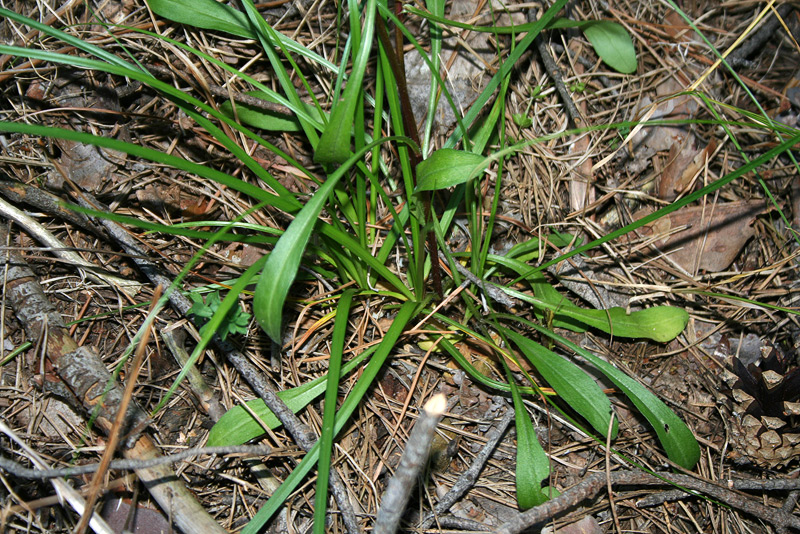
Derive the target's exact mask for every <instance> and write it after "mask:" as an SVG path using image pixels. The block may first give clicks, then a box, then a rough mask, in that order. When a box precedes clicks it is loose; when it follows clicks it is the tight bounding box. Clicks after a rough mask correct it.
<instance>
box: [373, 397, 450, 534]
mask: <svg viewBox="0 0 800 534" xmlns="http://www.w3.org/2000/svg"><path fill="white" fill-rule="evenodd" d="M446 407H447V400H446V399H445V397H444V395H442V394H437V395H434V397H433V398H432V399H431V400H429V401H428V402H427V403H426V404H425V406H424V407H423V408H422V412H421V413H420V417H419V419H417V422H416V424H415V425H414V429H413V430H412V431H411V434H410V435H409V436H408V442H407V443H406V450H405V451H404V452H403V457H402V458H401V459H400V465H399V466H398V467H397V471H395V474H394V476H393V477H392V479H391V480H390V481H389V485H388V486H387V487H386V491H385V492H384V494H383V499H381V507H380V509H379V510H378V517H377V519H376V520H375V527H374V528H373V530H372V532H373V533H374V534H394V532H395V531H396V530H397V526H398V525H399V524H400V519H401V517H402V516H403V512H404V511H405V509H406V505H407V504H408V499H409V498H410V497H411V491H412V490H413V489H414V486H415V483H416V481H417V476H418V475H419V473H420V471H421V470H422V468H423V466H424V465H425V462H426V461H427V460H428V454H429V452H430V448H431V441H433V434H434V432H435V431H436V425H437V424H439V419H441V418H442V415H443V414H444V410H445V408H446Z"/></svg>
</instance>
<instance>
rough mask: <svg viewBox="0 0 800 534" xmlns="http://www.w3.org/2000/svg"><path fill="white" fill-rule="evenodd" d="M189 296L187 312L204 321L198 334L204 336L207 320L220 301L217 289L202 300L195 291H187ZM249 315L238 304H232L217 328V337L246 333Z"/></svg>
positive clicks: (215, 310) (214, 311)
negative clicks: (189, 305)
mask: <svg viewBox="0 0 800 534" xmlns="http://www.w3.org/2000/svg"><path fill="white" fill-rule="evenodd" d="M189 297H190V298H191V299H192V302H193V304H192V307H191V309H190V310H189V313H190V314H191V315H194V316H195V317H197V318H198V321H199V322H201V323H204V324H203V326H202V327H201V328H200V335H201V336H205V334H206V328H207V327H208V321H209V319H211V318H212V317H213V316H214V314H215V313H217V309H219V305H220V304H221V302H222V301H221V300H220V298H219V291H214V292H213V293H210V294H209V295H208V298H206V299H205V301H203V296H202V295H199V294H197V293H189ZM250 317H251V315H250V314H249V313H247V312H244V311H242V309H241V308H240V307H239V306H234V307H233V308H231V309H230V311H229V312H228V314H227V315H226V316H225V319H224V320H223V321H222V324H220V327H219V330H217V333H218V334H219V337H221V338H222V339H225V338H226V337H228V334H246V333H247V325H248V324H250Z"/></svg>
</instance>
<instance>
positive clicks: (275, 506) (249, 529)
mask: <svg viewBox="0 0 800 534" xmlns="http://www.w3.org/2000/svg"><path fill="white" fill-rule="evenodd" d="M418 309H419V305H418V304H417V303H416V302H411V301H409V302H405V303H404V304H403V305H402V306H401V307H400V309H399V310H398V312H397V315H396V316H395V318H394V321H393V322H392V325H391V326H390V327H389V330H387V331H386V335H385V336H384V338H383V339H382V340H381V342H380V344H379V345H378V348H377V350H376V351H375V354H374V355H373V356H372V359H370V362H369V363H368V364H367V366H366V367H365V368H364V372H363V373H362V374H361V378H359V379H358V382H356V385H355V386H354V387H353V390H352V392H351V393H350V395H349V396H348V397H347V399H346V400H345V401H344V403H343V404H342V406H341V408H339V412H338V414H337V415H336V424H335V426H334V435H335V434H338V433H339V432H340V431H341V430H342V428H344V426H345V424H346V423H347V421H348V419H349V418H350V416H351V415H352V414H353V412H354V411H355V410H356V408H357V407H358V405H359V403H360V402H361V399H362V398H363V397H364V395H365V394H366V393H367V391H368V390H369V388H370V387H371V385H372V382H373V381H374V380H375V377H377V376H378V371H380V369H381V367H383V364H384V363H385V362H386V358H388V356H389V354H391V352H392V350H393V349H394V347H395V344H396V343H397V340H398V339H399V338H400V335H401V334H402V333H403V331H404V330H405V328H406V326H407V325H408V323H409V321H411V319H412V318H413V317H414V316H415V315H416V314H417V313H418V311H419V310H418ZM318 458H319V442H317V444H316V445H314V447H312V448H311V450H310V451H308V454H306V456H305V458H303V461H302V462H300V464H299V465H298V466H297V467H295V469H294V471H292V474H290V475H289V476H288V477H287V478H286V480H284V482H283V484H281V486H280V487H279V488H278V489H277V490H276V491H275V493H273V494H272V497H270V499H269V500H268V501H267V503H266V504H265V505H264V506H263V507H262V508H261V509H260V510H259V511H258V513H256V515H255V516H254V517H253V519H251V520H250V522H249V523H248V524H247V525H246V526H245V527H244V529H243V530H242V534H256V533H257V532H260V531H261V528H262V527H263V526H264V525H265V524H266V523H267V521H269V520H270V518H271V517H272V516H273V514H275V512H277V511H278V510H279V509H280V507H281V506H283V503H284V502H285V501H286V499H287V498H288V497H289V495H291V493H292V492H293V491H294V490H295V489H296V488H297V486H298V485H299V484H300V482H302V480H303V478H305V476H306V475H307V474H308V473H309V471H311V469H312V468H313V467H314V465H316V463H317V460H318Z"/></svg>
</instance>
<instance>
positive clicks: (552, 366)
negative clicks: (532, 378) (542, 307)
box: [503, 329, 617, 439]
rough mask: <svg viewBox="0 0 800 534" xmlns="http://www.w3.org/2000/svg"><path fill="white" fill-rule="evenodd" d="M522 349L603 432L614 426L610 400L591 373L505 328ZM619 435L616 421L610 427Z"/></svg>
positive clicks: (583, 415) (612, 431)
mask: <svg viewBox="0 0 800 534" xmlns="http://www.w3.org/2000/svg"><path fill="white" fill-rule="evenodd" d="M503 330H504V331H505V334H506V335H507V336H508V338H509V339H511V341H513V342H514V344H515V345H516V346H517V347H519V350H520V351H522V353H523V354H524V355H525V356H526V357H527V358H528V360H530V362H531V363H532V364H533V366H534V367H536V370H537V371H539V374H541V375H542V377H543V378H544V379H545V380H547V383H548V384H550V386H551V387H552V388H553V389H554V390H555V392H556V393H558V396H559V397H561V398H562V399H564V402H566V403H567V404H569V405H570V406H571V407H572V409H573V410H575V411H576V412H578V413H579V414H580V415H581V416H582V417H583V418H584V419H586V420H587V421H588V422H589V424H591V425H592V426H593V427H594V429H595V430H596V431H597V432H598V434H600V435H601V436H604V435H606V433H608V428H609V426H611V402H610V401H609V400H608V396H606V394H605V393H603V390H602V389H600V386H598V385H597V383H596V382H595V381H594V379H593V378H592V377H590V376H589V375H587V374H586V372H585V371H583V370H581V369H580V367H578V366H577V365H575V364H574V363H572V362H571V361H569V360H565V359H564V358H562V357H561V356H559V355H558V354H556V353H554V352H552V351H549V350H547V349H546V348H545V347H543V346H542V345H540V344H539V343H536V342H535V341H532V340H530V339H528V338H526V337H524V336H521V335H520V334H518V333H516V332H514V331H513V330H508V329H503ZM616 437H617V421H616V419H614V424H613V426H612V428H611V439H615V438H616Z"/></svg>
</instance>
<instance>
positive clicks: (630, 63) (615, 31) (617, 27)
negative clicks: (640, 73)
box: [582, 20, 637, 74]
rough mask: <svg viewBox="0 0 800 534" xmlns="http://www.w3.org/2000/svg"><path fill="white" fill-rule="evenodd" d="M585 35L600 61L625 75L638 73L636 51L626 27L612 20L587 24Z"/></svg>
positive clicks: (584, 28) (584, 30)
mask: <svg viewBox="0 0 800 534" xmlns="http://www.w3.org/2000/svg"><path fill="white" fill-rule="evenodd" d="M582 28H583V33H585V34H586V38H587V39H589V42H590V43H592V46H593V47H594V50H595V52H597V55H598V56H600V59H602V60H603V61H605V62H606V64H608V66H609V67H611V68H612V69H614V70H616V71H618V72H621V73H623V74H632V73H634V72H636V67H637V64H636V50H635V49H634V48H633V41H631V36H630V34H629V33H628V32H627V30H625V27H624V26H622V25H621V24H617V23H616V22H611V21H610V20H598V21H590V22H587V23H586V24H585V25H584V26H583V27H582Z"/></svg>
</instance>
